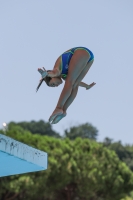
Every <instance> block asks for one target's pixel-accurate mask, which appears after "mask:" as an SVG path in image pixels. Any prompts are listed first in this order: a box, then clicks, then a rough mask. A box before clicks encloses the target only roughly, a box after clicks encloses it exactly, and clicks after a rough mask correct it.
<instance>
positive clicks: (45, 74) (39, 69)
mask: <svg viewBox="0 0 133 200" xmlns="http://www.w3.org/2000/svg"><path fill="white" fill-rule="evenodd" d="M38 72H39V73H40V74H41V76H42V79H43V78H45V77H46V76H47V75H48V72H47V71H46V69H45V68H44V67H43V68H42V69H41V68H38Z"/></svg>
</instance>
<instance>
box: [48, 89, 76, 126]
mask: <svg viewBox="0 0 133 200" xmlns="http://www.w3.org/2000/svg"><path fill="white" fill-rule="evenodd" d="M78 87H79V86H76V87H74V88H73V90H72V93H71V95H70V96H69V98H68V100H67V101H66V103H65V105H64V106H63V113H62V114H61V115H57V116H56V117H55V118H54V120H53V122H52V124H56V123H58V122H59V121H60V120H61V119H62V118H64V117H65V116H66V115H67V113H66V110H67V108H68V107H69V106H70V104H71V103H72V102H73V101H74V99H75V97H76V95H77V92H78Z"/></svg>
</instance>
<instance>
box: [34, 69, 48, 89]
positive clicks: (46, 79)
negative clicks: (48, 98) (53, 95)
mask: <svg viewBox="0 0 133 200" xmlns="http://www.w3.org/2000/svg"><path fill="white" fill-rule="evenodd" d="M50 71H51V70H48V71H47V72H50ZM50 80H51V77H48V76H46V77H45V78H43V79H41V80H40V82H39V84H38V86H37V88H36V92H37V91H38V90H39V88H40V86H41V84H42V82H43V81H45V83H46V84H47V86H49V82H50Z"/></svg>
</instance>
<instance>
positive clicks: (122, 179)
mask: <svg viewBox="0 0 133 200" xmlns="http://www.w3.org/2000/svg"><path fill="white" fill-rule="evenodd" d="M6 134H7V136H10V137H12V138H14V139H16V140H18V141H21V142H24V143H26V144H28V145H30V146H33V147H35V148H38V149H40V150H43V151H45V152H47V153H48V169H47V170H46V171H42V172H37V173H29V174H25V175H20V176H18V175H17V176H10V177H4V178H1V179H0V188H1V190H0V199H3V200H8V199H12V200H13V199H15V200H21V199H27V200H36V199H37V200H58V199H61V200H76V199H78V200H112V199H113V200H119V199H121V198H122V197H124V196H125V195H126V194H127V193H129V192H130V191H131V190H132V188H133V174H132V172H131V171H130V170H129V168H128V167H127V166H126V164H125V163H123V162H120V160H119V158H118V157H117V155H116V154H115V152H114V151H111V150H109V149H107V148H106V147H103V145H102V144H98V143H96V142H95V141H92V140H89V139H82V138H77V139H75V140H70V139H68V138H66V139H57V138H53V137H48V136H40V135H37V134H34V135H32V134H31V133H30V132H28V131H25V130H23V129H22V128H21V127H19V126H18V127H16V128H14V127H13V128H12V129H9V130H7V132H6Z"/></svg>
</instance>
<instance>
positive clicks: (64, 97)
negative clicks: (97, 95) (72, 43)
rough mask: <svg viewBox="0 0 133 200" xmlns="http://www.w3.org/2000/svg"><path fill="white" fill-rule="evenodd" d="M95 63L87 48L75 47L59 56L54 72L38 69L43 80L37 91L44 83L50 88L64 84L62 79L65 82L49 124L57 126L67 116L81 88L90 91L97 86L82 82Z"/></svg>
mask: <svg viewBox="0 0 133 200" xmlns="http://www.w3.org/2000/svg"><path fill="white" fill-rule="evenodd" d="M93 61H94V55H93V53H92V52H91V51H90V50H89V49H87V48H86V47H75V48H72V49H70V50H68V51H66V52H64V53H63V54H62V55H61V56H59V58H58V59H57V60H56V62H55V65H54V68H53V70H47V71H46V70H45V68H44V67H43V68H42V69H41V68H38V72H39V73H40V74H41V76H42V78H41V80H40V83H39V85H38V87H37V90H38V89H39V87H40V85H41V84H42V82H43V81H45V82H46V84H47V85H48V86H49V87H57V86H59V85H60V84H62V82H63V81H62V79H63V80H65V84H64V88H63V90H62V92H61V95H60V98H59V100H58V103H57V105H56V108H55V110H54V111H53V113H52V115H51V116H50V118H49V122H51V123H52V124H56V123H58V122H59V121H60V120H61V119H62V118H63V117H65V116H66V111H67V108H68V107H69V106H70V104H71V103H72V102H73V100H74V99H75V97H76V95H77V91H78V87H79V86H81V87H85V88H86V89H90V88H91V87H93V86H94V85H95V84H96V83H94V82H93V83H91V84H90V85H88V84H86V83H83V82H81V81H82V79H83V78H84V77H85V75H86V73H87V72H88V70H89V69H90V67H91V65H92V63H93Z"/></svg>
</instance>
